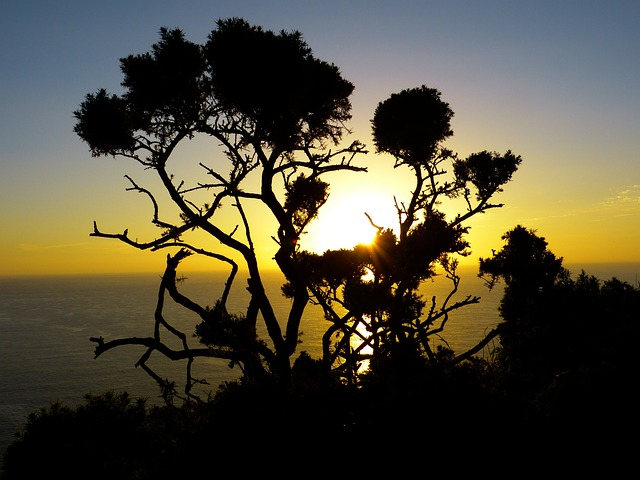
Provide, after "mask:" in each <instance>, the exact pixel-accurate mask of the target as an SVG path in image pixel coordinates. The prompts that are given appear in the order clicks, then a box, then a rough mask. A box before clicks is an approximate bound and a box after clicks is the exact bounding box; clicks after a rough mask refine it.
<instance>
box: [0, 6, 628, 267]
mask: <svg viewBox="0 0 640 480" xmlns="http://www.w3.org/2000/svg"><path fill="white" fill-rule="evenodd" d="M0 1H1V3H2V8H1V10H0V11H1V12H2V13H1V15H0V113H1V114H0V221H1V227H0V275H18V274H55V273H82V272H122V271H158V272H160V271H161V270H162V269H163V267H164V261H163V259H162V257H164V255H166V252H163V253H157V254H152V253H149V252H139V251H136V250H133V249H131V248H130V247H127V246H125V245H122V244H120V243H118V242H117V241H115V240H114V241H111V240H106V239H99V238H93V237H89V233H90V232H91V230H92V223H93V221H94V220H96V221H98V224H99V225H100V227H101V228H102V229H103V230H104V231H109V232H114V233H115V232H121V231H123V230H124V229H125V228H129V230H130V232H133V231H135V232H139V234H140V235H141V239H142V238H144V237H145V232H149V230H148V227H147V226H148V223H149V219H150V211H149V209H148V204H147V202H146V201H144V199H143V198H140V197H141V196H140V195H136V194H135V193H127V192H125V191H124V189H125V188H126V187H127V186H128V184H127V182H126V180H125V179H124V178H123V175H124V174H125V173H129V174H131V175H132V176H133V177H134V178H136V179H137V180H138V179H141V180H142V179H144V178H145V177H144V176H143V175H144V173H143V172H140V170H139V169H138V168H137V166H136V165H134V164H132V163H129V162H127V161H126V160H124V159H121V160H113V159H105V158H102V159H95V158H91V156H90V154H89V151H88V149H87V147H86V145H85V144H83V143H82V142H81V141H80V139H79V138H78V137H76V136H75V134H74V133H73V131H72V129H73V124H74V119H73V115H72V112H73V111H74V110H75V109H76V108H77V107H78V105H79V104H80V102H81V101H82V100H83V98H84V96H85V94H87V93H89V92H95V91H96V90H97V89H98V88H101V87H105V88H107V89H108V90H110V91H111V92H114V93H119V92H120V91H121V89H120V86H119V85H120V81H121V73H120V70H119V59H120V58H121V57H124V56H126V55H129V54H137V53H143V52H146V51H148V50H149V49H150V47H151V45H152V44H153V43H154V42H156V41H157V40H158V31H159V29H160V27H162V26H167V27H177V28H181V29H183V30H184V32H185V34H186V36H187V38H188V39H190V40H192V41H194V42H198V43H203V42H204V41H206V37H207V34H208V33H209V32H210V31H211V30H212V29H213V28H214V23H215V21H216V20H217V19H219V18H227V17H233V16H238V17H243V18H245V19H246V20H247V21H249V22H250V23H253V24H257V25H261V26H263V27H264V28H267V29H273V30H281V29H286V30H299V31H301V32H302V34H303V36H304V38H305V40H306V41H307V43H308V44H309V46H310V47H311V48H312V49H313V52H314V54H315V55H316V57H318V58H320V59H322V60H326V61H328V62H332V63H335V64H336V65H337V66H338V67H340V69H341V71H342V73H343V75H344V76H345V77H346V78H347V79H348V80H350V81H351V82H353V83H354V84H355V86H356V90H355V93H354V95H353V97H352V103H353V121H352V123H351V127H352V129H353V135H354V137H356V138H359V139H360V140H362V141H363V142H364V143H366V144H367V145H368V146H369V147H370V148H371V150H372V151H373V148H372V142H371V137H370V120H371V118H372V117H373V112H374V109H375V107H376V105H377V103H378V102H380V101H382V100H384V99H386V98H387V97H388V96H389V95H390V94H392V93H395V92H398V91H400V90H402V89H405V88H412V87H417V86H420V85H423V84H424V85H427V86H429V87H435V88H437V89H439V90H440V91H441V92H442V98H443V99H444V100H445V101H447V102H448V103H449V104H450V106H451V108H452V109H453V111H454V112H455V116H454V118H453V122H452V127H453V130H454V136H453V138H452V139H451V140H450V141H449V142H448V143H447V145H448V146H449V147H450V148H452V149H454V150H455V151H457V152H458V153H459V154H460V155H461V156H466V155H468V154H469V153H472V152H475V151H480V150H485V149H486V150H492V151H498V152H504V151H505V150H507V149H511V150H512V151H514V152H515V153H516V154H519V155H521V156H522V158H523V165H522V167H521V169H520V170H519V171H518V172H517V173H516V174H515V176H514V178H513V181H512V182H511V183H510V184H508V185H507V186H506V188H505V192H504V193H502V194H501V195H499V196H498V197H497V200H499V201H500V202H502V203H505V207H504V208H503V209H500V210H493V211H490V212H488V213H487V214H485V215H484V216H482V218H480V219H477V220H474V222H472V224H471V226H472V230H471V235H470V237H469V240H470V241H471V247H472V252H473V253H472V256H471V257H470V260H471V261H477V258H478V257H480V256H485V257H486V256H487V255H489V254H490V251H491V248H496V249H499V248H500V247H501V246H502V241H501V239H500V237H501V235H502V234H503V233H504V232H506V231H507V230H509V229H511V228H513V227H514V226H515V225H517V224H521V225H524V226H526V227H529V228H532V229H535V230H536V231H537V232H538V234H539V235H541V236H544V237H545V238H546V239H547V241H548V242H549V247H550V249H551V250H552V251H553V252H554V253H555V254H556V255H558V256H562V257H563V258H564V259H565V262H570V263H581V262H623V261H633V262H640V248H639V247H638V245H639V244H640V54H639V51H640V29H639V28H638V25H639V24H640V2H637V1H619V0H609V1H606V2H604V1H562V0H553V1H544V0H537V1H456V0H442V1H415V0H414V1H404V0H395V1H388V2H380V1H378V2H374V1H349V2H347V1H344V0H341V1H333V0H323V1H318V2H308V1H301V0H299V1H264V0H263V1H259V0H255V1H243V0H232V1H221V0H217V1H216V0H207V1H204V0H202V1H200V0H197V1H196V0H183V1H180V2H176V1H148V0H145V1H136V0H127V1H122V0H111V1H110V2H104V1H100V2H97V1H95V2H94V1H91V0H84V1H65V0H59V1H55V2H53V1H43V0H41V1H33V0H0ZM187 153H188V150H187ZM193 153H194V158H198V156H203V155H204V156H206V152H203V151H200V150H198V151H196V150H194V152H193ZM362 163H363V164H366V165H367V166H369V168H370V173H369V174H365V175H358V174H353V175H351V176H349V178H342V179H336V182H335V183H332V188H331V193H332V196H331V199H330V201H329V203H328V204H327V205H326V206H325V210H326V212H325V219H324V220H321V221H319V222H318V224H317V225H315V226H314V228H313V229H312V231H311V233H310V234H309V236H308V238H303V242H306V244H305V245H315V247H314V248H316V249H323V248H328V247H338V246H351V245H341V244H340V242H341V241H343V242H344V241H346V239H347V237H348V236H347V235H346V234H345V235H339V234H336V233H334V232H336V230H340V229H341V228H348V227H349V226H350V225H357V223H358V222H365V221H366V219H364V218H363V215H362V209H363V208H365V206H366V207H367V208H370V207H371V205H373V204H375V203H377V202H378V201H379V199H380V198H382V200H383V201H384V202H387V204H388V205H389V208H390V206H391V201H392V198H393V195H394V194H395V195H398V196H399V197H401V198H402V197H403V196H406V194H407V191H408V189H409V187H410V185H409V184H407V183H406V182H407V178H406V177H403V174H402V172H397V171H394V170H393V169H392V168H391V164H392V161H391V160H390V159H389V158H386V157H383V156H379V155H374V154H373V153H370V154H369V155H367V157H366V158H363V160H362ZM141 183H144V182H141ZM372 192H374V193H376V194H377V195H378V196H377V197H375V198H373V197H372V196H371V193H372ZM363 205H364V206H363ZM379 215H380V217H383V215H384V213H383V212H382V210H379ZM321 216H322V211H321ZM336 225H337V226H338V227H339V228H336ZM355 228H356V227H354V229H355ZM136 234H138V233H136ZM270 234H271V232H269V235H270ZM270 242H271V241H270V240H269V239H268V238H267V239H266V240H265V241H264V244H262V243H261V244H259V245H258V249H259V250H260V251H261V252H262V251H264V253H265V255H266V257H265V258H268V256H269V255H272V254H273V251H274V245H273V243H270ZM211 248H214V247H211Z"/></svg>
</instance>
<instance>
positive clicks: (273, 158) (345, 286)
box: [74, 18, 521, 400]
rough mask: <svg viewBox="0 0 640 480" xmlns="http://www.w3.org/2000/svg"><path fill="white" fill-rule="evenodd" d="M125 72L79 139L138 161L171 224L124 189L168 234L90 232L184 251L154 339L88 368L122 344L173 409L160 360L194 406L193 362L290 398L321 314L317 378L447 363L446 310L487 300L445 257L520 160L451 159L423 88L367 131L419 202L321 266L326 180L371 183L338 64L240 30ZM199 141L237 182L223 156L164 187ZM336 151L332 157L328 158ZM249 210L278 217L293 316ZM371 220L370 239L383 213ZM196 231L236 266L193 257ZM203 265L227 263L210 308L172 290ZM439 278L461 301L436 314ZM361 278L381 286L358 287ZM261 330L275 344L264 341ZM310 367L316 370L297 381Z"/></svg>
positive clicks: (167, 281) (94, 100)
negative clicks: (428, 289)
mask: <svg viewBox="0 0 640 480" xmlns="http://www.w3.org/2000/svg"><path fill="white" fill-rule="evenodd" d="M121 68H122V72H123V74H124V80H123V82H122V85H123V87H124V93H122V94H121V95H115V94H110V93H108V92H106V91H105V90H99V91H98V92H97V93H95V94H89V95H87V96H86V99H85V100H84V102H82V104H81V105H80V108H79V109H78V110H77V111H75V112H74V114H75V117H76V119H77V123H76V125H75V132H76V133H77V134H78V135H79V136H80V138H81V139H82V140H84V141H85V142H86V143H87V144H88V145H89V148H90V150H91V153H92V154H93V155H94V156H118V157H125V158H129V159H132V160H134V161H135V162H137V163H138V164H140V165H141V166H142V167H143V168H145V169H148V170H151V171H152V172H154V173H156V174H157V176H158V178H159V180H160V184H161V186H162V187H163V188H164V190H165V193H166V194H167V195H168V199H169V200H170V201H171V202H172V203H173V204H174V206H175V207H177V212H176V214H175V216H174V219H173V220H172V219H171V217H169V216H168V215H167V214H165V213H164V212H165V211H166V207H165V203H164V202H163V201H161V199H160V197H159V195H158V194H156V193H152V192H151V191H150V190H148V189H146V188H144V187H142V186H140V185H138V183H136V182H135V181H134V180H133V179H132V178H131V177H129V176H127V178H128V180H129V181H130V183H131V187H130V190H132V191H135V192H139V193H143V194H145V195H146V196H147V197H148V198H149V200H150V202H151V206H152V208H153V218H152V222H153V224H154V225H156V226H157V227H159V228H160V229H161V234H160V235H159V236H158V237H157V238H155V239H153V240H149V241H146V242H144V241H139V240H137V239H136V240H134V239H133V238H132V237H131V236H130V235H129V233H128V230H124V232H123V233H105V232H103V231H101V230H100V229H99V228H98V226H97V224H95V223H94V231H93V233H92V235H93V236H96V237H103V238H115V239H118V240H120V241H122V242H124V243H126V244H128V245H130V246H132V247H135V248H138V249H142V250H145V249H150V250H159V249H164V248H175V249H177V252H176V253H175V254H173V255H171V254H169V255H168V256H167V265H166V269H165V273H164V275H163V277H162V281H161V285H160V291H159V295H158V302H157V308H156V313H155V327H154V332H153V335H152V336H150V337H146V338H139V337H136V338H123V339H112V340H108V341H107V340H105V339H103V338H101V337H100V338H92V340H93V341H94V342H96V344H97V347H96V356H99V355H101V354H102V353H103V352H105V351H107V350H109V349H111V348H114V347H117V346H121V345H140V346H142V347H144V348H145V352H144V353H143V355H142V357H141V358H140V360H139V362H138V365H140V366H141V367H142V368H143V369H145V370H146V371H147V372H148V373H149V374H150V375H152V376H153V377H154V378H155V379H156V380H157V381H158V382H159V383H160V384H161V385H162V386H163V389H164V393H165V398H167V399H168V400H170V399H171V398H172V396H173V395H175V394H177V392H176V391H175V390H174V388H173V385H174V384H173V383H170V382H168V381H165V380H163V379H162V377H161V376H160V375H158V374H157V373H156V372H155V371H153V370H152V369H151V367H150V366H149V363H148V359H149V357H150V356H151V355H152V354H153V353H156V352H157V353H160V354H162V355H164V356H165V357H167V358H169V359H172V360H184V361H186V364H187V370H186V371H187V383H186V388H185V393H186V395H187V396H192V395H193V394H194V393H193V391H192V387H193V385H194V384H195V383H197V382H198V381H199V379H195V378H192V377H191V364H192V362H193V361H194V359H195V358H197V357H201V356H205V357H216V358H222V359H227V360H229V361H231V363H232V364H236V365H239V366H240V368H241V369H242V372H243V377H244V379H245V380H247V381H253V382H257V381H262V380H270V379H275V380H277V381H278V382H280V383H283V384H288V383H289V382H290V379H291V375H292V372H291V368H292V367H291V358H292V356H293V355H294V353H295V351H296V348H297V344H298V337H299V333H300V331H299V330H300V322H301V319H302V316H303V313H304V310H305V308H306V307H307V305H308V303H309V301H313V302H315V303H317V304H319V305H321V306H322V308H323V309H324V311H325V316H326V318H327V320H328V321H329V322H330V323H329V327H328V330H327V332H326V334H325V336H324V347H323V361H322V365H323V367H324V371H325V372H326V371H328V370H331V369H335V370H336V371H339V372H341V375H342V376H343V378H346V379H348V380H354V379H355V376H354V375H355V373H356V372H357V371H358V365H359V362H360V361H361V360H362V359H370V358H372V359H373V362H372V366H375V365H376V364H378V363H381V362H382V363H384V362H386V360H392V361H394V362H397V361H399V360H400V359H403V360H402V361H400V362H399V364H400V365H404V366H405V367H406V366H408V365H409V364H410V363H412V362H414V363H416V362H417V363H420V362H422V361H423V357H427V358H428V359H430V360H431V361H433V362H435V361H436V360H437V356H436V354H435V353H434V352H433V351H432V349H431V347H430V345H429V339H430V337H432V336H433V335H436V334H438V333H441V332H442V331H443V329H444V327H445V325H446V323H447V321H448V319H449V316H450V314H451V312H452V311H454V310H456V309H458V308H460V307H463V306H465V305H468V304H471V303H476V302H477V301H478V300H479V299H478V297H471V296H469V297H467V298H465V299H463V300H460V301H453V300H452V298H453V294H454V293H455V292H456V291H457V288H458V284H459V281H460V279H459V277H458V275H457V274H456V266H457V261H456V260H455V259H454V258H450V255H452V254H459V255H466V254H468V250H467V248H468V246H469V245H468V243H467V241H466V240H465V239H464V235H465V234H466V233H467V227H466V226H465V222H466V221H467V220H468V219H469V218H471V217H472V216H474V215H476V214H479V213H483V212H486V211H487V210H489V209H492V208H497V207H500V206H501V205H500V204H493V203H490V201H491V198H492V196H493V195H495V194H496V193H498V192H500V191H501V188H502V186H503V185H504V184H505V183H507V182H508V181H509V180H510V179H511V176H512V174H513V173H514V172H515V171H516V169H517V167H518V165H519V164H520V162H521V159H520V157H519V156H516V155H514V154H512V153H511V152H510V151H508V152H506V153H505V154H504V155H500V154H498V153H494V152H488V151H483V152H480V153H476V154H473V155H471V156H469V157H468V158H466V159H459V158H457V156H456V155H455V154H454V153H453V152H451V151H450V150H448V149H446V148H445V147H444V146H443V142H444V141H445V140H446V139H447V138H448V137H450V136H451V135H452V133H453V132H452V131H451V127H450V119H451V117H452V116H453V112H452V111H451V109H450V108H449V105H448V104H447V103H446V102H444V101H442V99H441V98H440V97H441V94H440V92H439V91H437V90H435V89H432V88H428V87H426V86H422V87H419V88H413V89H408V90H403V91H402V92H400V93H397V94H393V95H391V96H390V97H389V98H388V99H387V100H385V101H383V102H381V103H380V104H379V105H378V107H377V109H376V111H375V114H374V118H373V120H372V126H373V134H374V141H375V144H376V149H377V152H378V153H384V154H390V155H391V156H392V157H393V158H394V159H395V166H396V168H400V167H403V168H409V169H410V170H411V171H412V172H413V174H414V176H415V186H414V189H413V190H412V191H411V194H410V199H409V201H408V202H407V203H404V202H399V201H396V210H397V213H398V218H399V229H398V232H397V233H395V232H394V231H392V230H391V229H390V228H389V227H390V226H384V227H378V235H377V236H376V239H375V242H374V243H373V244H372V245H371V246H356V247H355V248H354V249H352V250H342V251H328V252H326V253H324V254H323V255H316V254H311V253H309V252H304V251H302V250H301V249H300V247H299V245H298V242H297V241H298V239H299V238H300V237H301V235H302V234H304V232H305V229H306V227H307V226H308V225H309V223H310V222H311V221H313V219H314V218H315V217H316V216H317V215H318V212H319V210H320V208H321V207H322V205H323V204H324V203H325V202H326V200H327V198H328V192H329V184H328V183H327V182H325V181H324V180H323V178H326V175H325V174H326V173H328V172H336V171H364V170H365V168H363V167H358V166H356V165H354V164H353V163H352V162H353V160H354V157H355V156H356V155H357V154H360V153H364V152H365V150H364V146H363V145H362V144H361V143H359V142H357V141H355V142H353V143H351V144H350V145H348V146H346V147H344V148H342V147H340V146H339V142H340V141H341V139H342V138H343V136H344V135H345V133H347V132H348V130H347V128H346V126H345V122H346V121H347V120H349V119H350V102H349V96H350V94H351V93H352V91H353V85H352V84H351V83H350V82H348V81H347V80H345V79H343V78H342V76H341V74H340V72H339V70H338V68H337V67H336V66H334V65H331V64H328V63H326V62H323V61H320V60H318V59H316V58H315V57H314V56H313V55H312V52H311V49H310V48H309V47H308V45H307V44H306V43H305V42H304V41H303V39H302V36H301V34H300V33H299V32H284V31H282V32H280V33H274V32H271V31H265V30H263V29H262V28H261V27H256V26H252V25H249V24H248V23H247V22H246V21H244V20H242V19H236V18H233V19H228V20H220V21H218V23H217V28H216V29H214V30H213V31H212V32H211V34H210V35H209V37H208V41H207V42H206V44H204V45H197V44H194V43H192V42H189V41H187V40H186V39H185V37H184V34H183V32H181V31H180V30H177V29H174V30H170V29H166V28H163V29H161V31H160V41H159V42H158V43H157V44H155V45H153V47H152V50H151V52H149V53H146V54H142V55H131V56H128V57H126V58H123V59H122V60H121ZM203 136H204V137H210V138H213V139H215V140H216V141H217V142H219V143H220V144H221V145H222V146H223V148H224V152H223V154H224V156H225V157H226V160H227V161H228V167H227V168H228V173H227V174H224V173H223V171H224V168H225V167H222V166H221V164H220V162H219V160H218V159H215V160H214V161H213V162H212V163H211V164H210V165H206V164H204V163H201V164H200V167H201V168H202V172H203V173H204V174H205V175H207V176H209V177H210V180H209V181H199V182H193V183H191V182H189V183H187V182H186V181H184V180H181V179H179V178H178V176H177V175H176V174H174V173H172V172H173V171H174V170H175V171H180V170H179V166H176V167H173V159H174V158H175V157H177V156H179V155H178V154H177V153H176V151H177V149H178V147H179V145H181V144H182V143H183V142H187V141H189V140H191V139H194V138H196V137H203ZM329 145H338V148H337V149H336V150H331V149H329V148H328V146H329ZM170 165H171V168H170ZM448 169H450V170H448ZM256 180H257V181H256ZM451 198H462V199H463V201H464V204H465V205H466V210H464V211H462V212H461V213H459V214H458V215H456V216H453V217H447V216H446V215H445V214H444V213H443V212H442V211H440V210H439V205H440V202H441V201H442V200H443V199H451ZM225 200H229V201H230V202H231V208H233V209H235V211H236V214H237V216H236V218H237V219H238V224H239V225H237V226H236V227H235V228H227V227H226V226H225V225H224V223H222V222H221V221H220V217H219V212H220V211H221V209H222V205H223V201H225ZM250 203H259V204H262V205H263V206H264V207H266V209H267V211H268V212H269V213H270V215H271V216H272V218H273V220H274V224H275V228H274V229H275V234H274V235H273V237H272V238H273V239H274V241H275V244H274V245H275V247H274V250H275V251H274V259H275V261H276V263H277V265H278V267H279V268H280V270H281V271H282V272H283V273H284V276H285V277H286V284H285V285H284V286H283V291H284V293H285V294H286V295H287V296H288V297H290V298H291V299H292V302H291V307H290V310H289V312H288V313H287V316H286V318H278V316H277V314H276V312H275V311H274V309H273V306H272V303H271V299H270V298H268V296H267V294H266V292H265V287H264V284H263V280H262V278H261V275H260V265H259V262H258V256H257V255H256V251H255V248H254V243H253V237H252V234H253V233H255V232H252V230H251V226H250V219H249V215H248V212H249V210H248V204H250ZM369 213H370V215H371V216H370V219H371V222H372V224H374V221H375V212H369ZM374 225H375V224H374ZM193 230H198V231H203V232H205V233H206V234H208V235H209V236H210V237H211V238H212V239H214V240H215V241H216V243H220V244H222V245H223V246H224V247H226V248H227V249H230V250H231V251H233V252H235V253H237V254H239V255H236V256H231V255H226V254H223V253H220V251H217V250H216V251H212V250H210V249H208V248H204V247H203V246H202V245H201V244H198V245H194V244H192V243H191V242H190V240H189V238H190V232H191V231H193ZM238 230H239V231H240V232H242V235H243V238H241V235H240V233H239V232H238ZM193 254H199V255H203V256H208V257H210V258H213V259H216V260H219V261H222V262H226V263H227V264H229V265H230V274H229V278H228V281H227V283H226V286H225V290H224V292H223V294H222V296H221V297H220V298H219V299H216V300H215V301H213V302H212V303H211V305H210V306H202V305H200V304H198V303H197V302H195V301H193V300H192V299H190V298H187V297H186V296H185V295H184V294H183V293H182V292H181V291H179V288H178V282H177V279H178V277H177V270H178V266H179V264H180V263H181V262H182V261H184V260H185V259H186V258H187V257H189V256H190V255H193ZM238 256H239V258H241V259H242V262H243V263H244V267H245V268H246V269H247V271H248V279H247V285H248V286H247V290H248V291H249V293H250V301H249V303H248V305H247V308H246V311H244V312H241V313H240V312H229V311H228V309H227V300H228V296H229V291H230V288H231V285H232V283H233V281H234V279H235V276H236V274H237V271H238V268H239V267H238V265H237V263H236V257H238ZM438 263H439V264H440V265H442V266H443V267H444V269H445V271H446V272H447V275H448V276H449V277H450V279H451V281H452V291H451V294H450V295H449V296H447V298H446V299H445V300H444V301H443V302H442V304H441V305H439V306H437V305H436V302H435V299H433V300H432V302H431V304H430V305H429V306H428V307H427V303H426V301H425V300H423V299H422V298H421V296H420V295H418V289H419V287H420V285H421V284H422V283H423V282H424V281H425V280H428V279H430V278H432V277H433V276H434V275H435V266H436V264H438ZM365 274H370V275H371V276H372V279H371V280H369V279H365V278H363V277H364V275H365ZM167 295H169V296H170V297H171V298H172V299H173V300H174V301H175V302H176V303H178V304H180V305H181V306H183V307H185V308H187V309H188V310H190V311H192V312H194V313H195V314H196V315H197V318H198V319H199V320H198V323H197V325H196V326H195V328H194V330H195V333H196V334H197V336H198V338H199V339H200V341H201V343H202V344H203V345H204V346H203V347H201V348H193V347H192V346H190V345H189V342H188V335H187V334H186V333H185V332H183V331H181V330H179V329H177V328H176V327H175V326H174V325H172V324H171V323H170V322H169V321H168V320H167V318H166V317H165V315H164V313H163V312H164V302H165V296H167ZM344 311H346V313H344ZM259 320H260V321H263V322H264V328H263V329H262V331H266V334H267V335H268V339H264V338H261V337H260V335H259V333H258V332H259V331H260V328H259V326H258V321H259ZM166 333H168V334H169V335H170V336H174V337H177V338H178V340H179V342H180V344H181V345H182V348H181V349H178V348H175V347H174V346H172V345H174V344H175V342H173V343H171V341H166V340H165V338H166ZM266 340H268V342H267V341H266ZM365 349H369V350H370V351H369V352H364V350H365ZM471 352H472V351H471ZM471 352H467V355H466V356H468V355H470V353H471ZM444 357H445V356H442V358H444ZM460 358H464V356H463V357H460ZM302 365H307V366H308V362H302V363H301V364H300V365H299V368H302Z"/></svg>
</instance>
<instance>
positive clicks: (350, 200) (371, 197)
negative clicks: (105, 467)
mask: <svg viewBox="0 0 640 480" xmlns="http://www.w3.org/2000/svg"><path fill="white" fill-rule="evenodd" d="M365 213H366V214H368V215H369V216H370V217H371V221H373V222H374V223H375V224H376V225H378V226H380V227H383V228H394V229H395V228H396V227H397V223H398V220H397V215H396V211H395V207H394V205H393V199H388V198H384V197H381V196H380V195H377V194H376V193H375V192H373V193H371V192H366V193H362V192H359V193H352V194H345V195H341V196H339V197H337V198H330V199H329V201H328V202H327V204H326V205H324V206H323V207H322V208H321V210H320V215H319V216H318V218H317V219H316V220H315V221H314V222H313V223H312V224H311V225H310V226H309V229H308V231H307V233H306V234H305V235H303V237H302V238H301V239H300V245H301V247H302V248H303V249H304V250H308V251H312V252H315V253H323V252H325V251H326V250H328V249H340V248H353V247H355V246H356V245H358V244H369V243H371V242H372V241H373V239H374V237H375V234H376V231H377V230H376V228H375V227H374V226H373V225H372V224H371V222H370V221H369V219H368V218H367V216H366V215H365Z"/></svg>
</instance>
